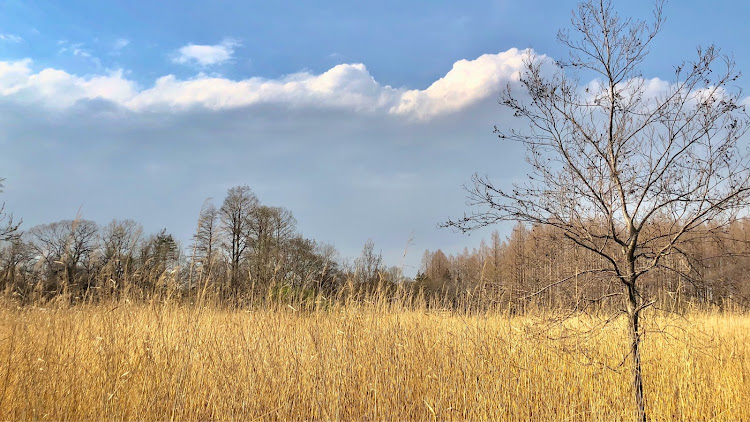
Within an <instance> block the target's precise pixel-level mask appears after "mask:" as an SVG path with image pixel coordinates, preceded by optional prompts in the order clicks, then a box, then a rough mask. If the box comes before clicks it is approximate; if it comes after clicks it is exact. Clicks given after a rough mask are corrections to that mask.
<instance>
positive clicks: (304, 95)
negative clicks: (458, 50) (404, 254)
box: [0, 49, 527, 120]
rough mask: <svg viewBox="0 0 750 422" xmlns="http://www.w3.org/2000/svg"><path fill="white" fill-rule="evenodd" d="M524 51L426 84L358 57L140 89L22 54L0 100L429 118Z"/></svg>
mask: <svg viewBox="0 0 750 422" xmlns="http://www.w3.org/2000/svg"><path fill="white" fill-rule="evenodd" d="M526 54H527V52H525V51H519V50H516V49H512V50H509V51H506V52H504V53H499V54H486V55H483V56H481V57H479V58H477V59H475V60H461V61H458V62H456V63H455V64H454V65H453V68H452V69H451V70H450V71H449V72H448V73H447V74H446V75H445V76H444V77H443V78H441V79H439V80H438V81H435V82H434V83H433V84H432V85H430V86H429V87H428V88H427V89H424V90H408V89H402V88H393V87H391V86H390V85H385V84H381V83H379V82H378V81H377V80H376V79H375V78H374V77H373V76H372V75H371V74H370V72H369V71H368V70H367V67H365V65H363V64H360V63H357V64H340V65H337V66H334V67H332V68H331V69H329V70H327V71H326V72H323V73H321V74H313V73H311V72H299V73H294V74H291V75H287V76H284V77H280V78H274V79H267V78H258V77H253V78H247V79H241V80H232V79H228V78H224V77H218V76H211V75H206V74H203V73H200V74H198V75H196V76H195V77H193V78H188V79H181V78H177V77H176V76H174V75H165V76H162V77H160V78H158V79H157V80H156V81H155V82H154V84H153V85H151V86H146V87H143V86H139V84H137V83H136V82H134V81H132V80H129V79H127V78H126V77H125V75H124V73H123V72H122V71H121V70H120V71H114V72H108V73H106V74H96V75H88V76H77V75H73V74H70V73H67V72H65V71H63V70H59V69H53V68H48V69H43V70H40V71H36V72H35V71H34V70H33V69H32V68H33V62H32V61H31V60H29V59H26V60H20V61H14V62H0V99H2V97H6V99H12V100H14V101H20V102H33V103H35V104H40V105H42V106H48V107H68V106H71V105H73V104H75V103H76V102H77V101H79V100H93V99H103V100H107V101H111V102H113V103H115V104H117V105H118V106H120V107H122V108H125V109H128V110H131V111H134V112H141V111H154V110H158V111H167V112H179V111H181V110H187V109H193V108H204V109H210V110H224V109H232V108H240V107H249V106H256V105H263V104H272V105H280V106H283V107H288V108H297V109H302V108H310V109H317V108H338V109H344V110H350V111H353V112H357V113H379V114H383V115H391V116H393V117H402V118H406V119H412V120H428V119H430V118H433V117H435V116H439V115H442V114H447V113H454V112H458V111H460V110H463V109H465V108H466V107H469V106H471V105H472V104H475V103H477V102H480V101H482V100H485V99H487V98H489V97H493V96H497V95H498V93H499V91H500V90H501V89H502V87H503V86H504V85H505V84H506V83H507V82H508V81H512V80H515V79H517V77H518V71H519V70H520V69H521V66H522V61H523V58H524V57H525V56H526ZM227 57H229V56H227ZM195 60H197V59H195ZM212 60H213V62H215V61H216V60H218V59H216V58H214V59H212ZM204 62H205V60H204ZM208 62H211V60H208Z"/></svg>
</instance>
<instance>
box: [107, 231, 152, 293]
mask: <svg viewBox="0 0 750 422" xmlns="http://www.w3.org/2000/svg"><path fill="white" fill-rule="evenodd" d="M99 236H100V238H101V248H102V257H101V259H102V262H101V265H102V267H103V271H104V272H106V273H107V274H106V278H107V280H106V281H111V283H112V285H111V286H110V287H111V288H112V289H117V287H118V286H117V284H121V283H122V282H123V280H126V279H128V278H129V276H130V274H132V272H133V270H134V269H135V260H136V255H137V252H138V246H139V244H140V242H141V238H142V236H143V227H141V225H140V224H138V223H137V222H135V221H134V220H112V221H111V222H109V224H107V225H106V226H104V227H103V228H102V229H101V232H100V235H99Z"/></svg>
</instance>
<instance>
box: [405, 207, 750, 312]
mask: <svg viewBox="0 0 750 422" xmlns="http://www.w3.org/2000/svg"><path fill="white" fill-rule="evenodd" d="M591 224H596V223H595V222H593V221H592V222H591ZM670 224H672V223H670V222H669V221H666V220H665V221H662V222H661V223H655V224H652V225H651V226H650V227H648V228H646V230H652V231H655V233H661V232H664V233H668V226H669V225H670ZM705 232H708V233H710V235H708V236H705V235H701V237H692V238H691V237H690V236H688V237H687V238H686V240H685V241H684V242H682V243H681V244H680V245H679V247H676V248H674V251H673V253H671V254H669V255H668V256H667V257H666V258H665V259H663V260H661V261H659V265H658V266H657V267H656V269H655V270H653V271H650V272H649V273H647V274H646V275H644V280H643V286H644V293H645V296H646V297H648V298H649V299H650V300H653V301H655V305H656V306H658V307H661V308H662V309H669V310H675V309H680V308H684V307H685V306H701V307H705V306H719V307H725V306H735V305H738V306H740V307H743V308H746V307H747V306H748V305H750V300H749V299H750V275H748V274H750V221H749V220H747V219H742V220H738V221H735V222H733V223H731V224H727V225H724V226H716V227H712V228H710V230H706V231H705ZM654 238H659V236H654ZM606 247H608V248H614V247H619V246H618V245H616V244H615V243H614V242H611V244H609V245H607V246H606ZM660 247H663V245H661V244H658V243H657V244H654V245H647V247H646V248H644V249H643V250H640V251H639V254H640V256H641V258H640V261H639V262H641V263H642V264H643V265H644V266H645V265H648V264H650V261H649V260H650V259H651V257H652V256H653V255H654V253H653V252H654V251H653V250H655V249H658V248H660ZM610 268H611V266H610V265H608V262H607V261H606V259H605V258H603V257H602V256H601V255H600V254H597V253H596V252H595V251H591V250H587V249H585V248H583V247H581V246H579V245H577V244H575V243H574V242H573V241H571V240H570V239H568V238H566V237H565V236H564V233H563V232H561V231H560V230H558V229H555V228H553V227H550V226H527V225H524V224H520V223H519V224H517V225H516V226H515V227H514V229H513V231H512V233H511V235H510V236H509V237H508V238H507V239H502V238H501V237H500V235H499V234H498V232H497V231H495V232H494V233H493V234H492V236H491V238H490V239H489V241H484V240H483V241H482V242H481V243H480V246H479V247H478V248H475V249H473V250H469V249H468V248H466V249H464V251H463V252H461V253H458V254H455V255H446V254H445V253H443V252H442V251H441V250H437V251H434V252H433V251H426V252H425V253H424V256H423V258H422V265H421V269H420V271H419V273H418V274H417V276H416V285H418V286H421V288H423V289H425V290H427V291H434V292H437V291H442V292H446V293H447V294H448V295H451V296H454V297H460V296H462V295H464V296H466V295H469V296H472V295H473V296H476V297H480V298H483V299H482V300H484V301H487V302H491V303H494V304H499V305H500V306H502V307H511V308H519V307H526V306H534V307H542V308H579V309H580V308H584V307H592V306H593V307H598V306H620V303H621V300H612V299H615V298H618V297H619V296H620V295H621V294H622V290H623V289H622V285H621V283H620V282H619V281H618V280H617V279H616V278H615V277H613V276H612V273H611V270H609V269H610ZM636 270H638V268H636Z"/></svg>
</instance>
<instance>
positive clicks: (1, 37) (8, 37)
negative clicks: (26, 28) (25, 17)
mask: <svg viewBox="0 0 750 422" xmlns="http://www.w3.org/2000/svg"><path fill="white" fill-rule="evenodd" d="M0 41H4V42H11V43H20V42H21V41H23V38H21V37H19V36H18V35H14V34H0Z"/></svg>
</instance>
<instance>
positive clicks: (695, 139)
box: [446, 0, 750, 421]
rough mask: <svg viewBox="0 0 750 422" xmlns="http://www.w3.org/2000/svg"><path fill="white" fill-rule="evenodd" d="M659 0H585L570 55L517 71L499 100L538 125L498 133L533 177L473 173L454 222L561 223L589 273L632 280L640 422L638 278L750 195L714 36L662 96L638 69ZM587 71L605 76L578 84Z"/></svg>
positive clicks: (627, 291) (628, 291) (467, 226)
mask: <svg viewBox="0 0 750 422" xmlns="http://www.w3.org/2000/svg"><path fill="white" fill-rule="evenodd" d="M662 6H663V1H657V3H656V7H655V11H654V20H653V22H651V23H645V22H641V21H636V20H631V19H626V18H622V17H620V16H618V14H617V13H616V12H615V11H614V10H613V8H612V4H611V1H610V0H588V1H586V2H583V3H582V4H580V5H579V6H578V8H577V10H575V11H574V13H573V18H572V30H570V31H561V32H560V33H559V34H558V39H559V41H560V42H561V43H562V44H563V45H565V46H566V47H568V48H569V50H570V60H569V61H568V62H566V63H562V62H558V63H549V62H547V61H545V60H544V59H541V58H538V57H533V56H530V57H529V58H528V59H527V60H526V62H525V68H524V70H523V71H522V72H521V77H520V81H519V84H520V87H521V89H522V91H523V93H524V94H525V95H517V94H516V92H514V91H513V90H512V89H511V85H509V86H508V88H507V89H506V90H505V91H504V93H503V94H502V96H501V101H500V102H501V104H502V105H504V106H505V107H507V108H509V109H510V110H511V111H512V112H513V113H514V115H515V116H516V117H519V118H521V119H523V120H525V121H526V122H527V123H528V124H529V128H528V130H526V131H516V130H510V131H503V130H498V129H496V131H497V133H498V134H499V136H500V138H502V139H509V140H512V141H516V142H520V143H522V144H523V145H524V146H525V147H526V150H527V161H528V162H529V164H530V166H531V171H530V174H529V175H528V179H527V180H526V181H525V182H524V183H520V184H516V185H514V186H513V188H512V189H509V190H505V189H502V188H500V187H498V186H496V185H494V184H493V183H492V182H491V181H490V180H489V178H488V177H482V176H474V178H473V186H472V187H471V188H470V189H469V195H470V203H472V204H473V205H476V206H480V207H482V210H481V211H477V212H475V213H473V214H471V215H466V216H464V217H463V218H460V219H457V220H454V221H449V222H448V223H446V225H448V226H453V227H457V228H459V229H461V230H464V231H466V230H472V229H474V228H477V227H481V226H487V225H490V224H494V223H496V222H498V221H506V220H512V221H522V222H527V223H533V224H537V225H547V226H553V227H555V228H557V229H558V230H560V231H561V232H562V233H563V234H564V236H565V237H566V238H567V239H569V240H570V241H572V242H574V243H575V244H576V245H578V247H580V248H583V249H585V250H588V251H590V252H591V253H593V254H596V255H599V256H600V257H601V258H602V259H601V262H603V263H604V265H602V266H601V268H587V269H584V270H581V271H580V272H581V273H592V272H596V273H600V274H604V275H607V276H609V278H610V279H615V280H617V281H618V282H619V283H620V285H621V287H622V292H623V293H622V297H623V298H624V305H625V308H626V309H627V310H626V311H625V313H626V315H627V317H628V321H629V339H630V344H631V348H630V354H631V355H632V364H633V365H632V368H633V383H634V392H635V399H636V404H637V419H638V420H639V421H645V420H646V407H645V400H644V397H643V378H642V371H641V354H640V344H641V338H642V334H643V329H642V326H641V323H640V320H639V317H640V315H641V312H642V311H643V310H644V309H646V308H647V307H648V306H649V305H650V304H651V303H652V302H651V301H650V300H649V298H647V297H645V296H644V292H643V290H642V281H641V280H642V278H643V276H644V275H645V274H647V273H649V272H650V271H652V270H656V269H665V270H675V271H678V269H677V268H671V266H670V265H669V264H668V262H669V261H670V260H669V259H667V258H669V257H671V256H683V255H686V254H687V251H688V248H685V245H686V244H688V243H690V242H693V241H695V240H696V239H699V238H701V237H702V236H705V235H710V234H712V233H715V232H716V231H720V230H722V229H723V228H725V227H727V225H728V224H729V223H731V222H732V221H734V220H735V219H737V218H738V214H739V213H740V212H741V211H742V210H743V208H744V207H746V206H747V205H748V202H749V201H748V198H749V197H750V170H749V167H748V164H749V163H748V154H747V153H746V151H745V150H744V149H743V148H741V145H740V142H739V140H740V138H741V137H742V135H743V134H744V133H745V131H746V129H747V125H748V118H747V115H746V114H745V110H744V108H743V107H742V106H741V105H740V104H739V100H740V98H741V92H740V91H739V89H738V88H736V87H735V86H733V82H734V81H735V80H736V79H737V77H738V74H737V73H736V71H735V68H734V62H733V61H732V59H731V58H730V57H727V56H723V55H721V54H720V52H719V50H718V49H717V48H716V47H714V46H710V47H708V48H705V49H698V57H697V59H696V60H695V61H693V62H687V63H683V64H680V65H679V66H677V67H676V69H675V74H674V80H673V81H671V83H670V84H668V85H667V86H661V87H659V89H658V92H653V91H654V90H653V86H651V85H652V84H650V82H649V81H647V80H645V79H644V78H643V77H642V75H641V74H640V73H639V70H638V69H639V65H640V64H641V63H642V62H643V60H644V58H645V57H646V55H647V53H648V46H649V43H650V42H651V41H652V40H653V39H654V37H655V36H656V35H657V34H658V32H659V31H660V29H661V27H662V23H663V22H664V18H663V15H662ZM581 71H582V72H585V74H586V75H591V74H594V75H596V77H597V79H595V80H594V82H592V83H590V84H588V85H581V84H580V83H579V80H578V77H579V74H577V73H576V72H581ZM665 85H666V84H665ZM664 221H668V222H669V224H657V223H662V222H664ZM654 227H658V229H653V230H652V229H651V228H654Z"/></svg>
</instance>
